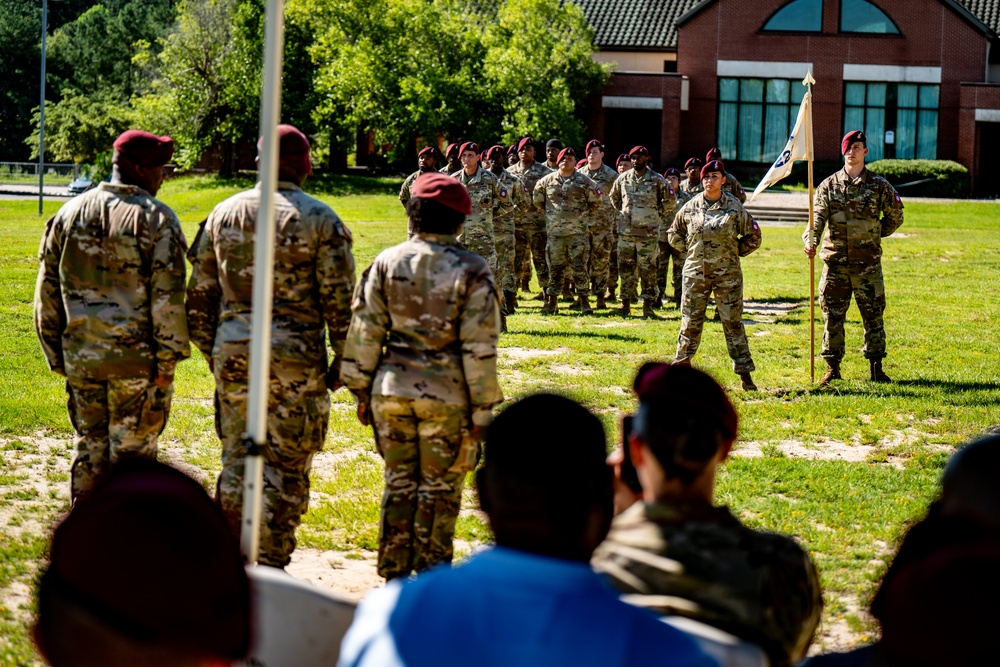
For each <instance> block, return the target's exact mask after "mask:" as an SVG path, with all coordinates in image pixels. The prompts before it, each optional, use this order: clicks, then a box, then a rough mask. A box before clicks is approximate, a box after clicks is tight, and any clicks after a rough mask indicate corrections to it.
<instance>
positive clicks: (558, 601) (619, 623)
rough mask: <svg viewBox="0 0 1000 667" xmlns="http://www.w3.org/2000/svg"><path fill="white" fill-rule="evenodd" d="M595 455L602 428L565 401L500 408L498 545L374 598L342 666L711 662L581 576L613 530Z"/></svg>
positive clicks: (493, 500)
mask: <svg viewBox="0 0 1000 667" xmlns="http://www.w3.org/2000/svg"><path fill="white" fill-rule="evenodd" d="M604 446H605V445H604V429H603V428H602V426H601V423H600V421H599V420H598V419H597V418H596V417H595V416H594V415H592V414H590V413H589V412H588V411H587V410H586V409H585V408H583V407H581V406H580V405H578V404H576V403H574V402H573V401H571V400H569V399H567V398H563V397H560V396H553V395H550V394H539V395H535V396H530V397H528V398H525V399H523V400H521V401H518V402H517V403H515V404H513V405H512V406H510V407H508V408H507V409H506V410H504V412H503V413H501V414H500V415H499V416H498V417H497V418H496V420H495V421H494V422H493V424H492V426H490V430H489V432H488V434H487V438H486V459H485V463H484V465H483V467H482V468H481V469H480V470H479V472H478V473H477V481H478V486H479V497H480V503H481V505H482V507H483V509H484V510H485V511H486V513H487V514H488V515H489V518H490V525H491V526H492V528H493V532H494V535H495V536H496V544H497V546H496V547H494V548H491V549H486V550H484V551H481V552H479V553H478V554H476V555H474V556H472V557H471V558H469V559H468V560H467V561H466V562H465V563H463V564H462V565H460V566H458V567H455V568H453V569H452V568H438V569H436V570H432V571H430V572H427V573H424V574H421V575H419V576H418V577H417V578H416V579H413V580H410V581H408V582H406V583H403V582H402V581H400V580H395V581H391V582H389V584H387V585H386V587H385V588H382V589H377V590H375V591H373V592H372V593H370V594H369V596H368V597H367V598H366V599H365V600H364V601H363V602H362V603H361V606H360V607H359V608H358V611H357V614H356V616H355V619H354V625H353V626H352V627H351V629H350V630H349V631H348V633H347V635H346V636H345V638H344V642H343V644H342V646H341V652H340V664H341V665H343V666H345V667H346V666H348V665H379V666H380V667H381V666H391V665H411V666H415V665H432V664H433V665H440V664H450V663H456V662H459V661H473V662H475V663H476V664H477V665H483V666H492V665H498V666H499V665H505V666H510V665H513V666H516V667H532V666H534V665H539V666H541V665H545V666H549V665H595V666H596V665H599V666H600V667H613V666H615V665H622V666H625V665H629V666H631V665H643V664H648V665H652V664H668V665H712V664H714V663H713V661H712V660H711V659H709V658H708V657H706V656H705V655H704V654H702V653H701V652H700V650H699V649H698V648H697V647H696V645H695V644H694V642H693V641H692V640H691V639H689V638H688V637H687V636H686V635H684V634H683V633H681V632H680V631H678V630H675V629H674V628H672V627H670V626H668V625H666V624H665V623H661V622H659V621H658V620H656V618H655V617H654V616H653V615H651V614H649V613H647V612H646V611H644V610H641V609H638V608H636V607H632V606H629V605H627V604H625V603H624V602H621V601H620V600H618V599H617V597H616V595H615V594H614V592H613V591H612V590H611V589H610V588H608V587H606V585H605V584H604V583H603V582H602V581H601V580H600V578H599V577H598V576H597V575H596V574H595V573H594V572H593V571H592V570H591V568H590V567H589V565H588V561H589V560H590V557H591V554H592V552H593V550H594V548H595V547H596V546H597V545H598V544H599V543H600V542H601V540H602V539H604V536H605V534H606V533H607V529H608V525H609V523H610V521H611V495H612V487H611V469H610V468H609V467H608V466H607V465H605V463H604V457H605V449H604Z"/></svg>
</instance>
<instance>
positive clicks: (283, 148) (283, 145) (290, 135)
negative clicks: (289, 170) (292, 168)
mask: <svg viewBox="0 0 1000 667" xmlns="http://www.w3.org/2000/svg"><path fill="white" fill-rule="evenodd" d="M263 147H264V138H263V137H261V138H260V139H259V140H258V141H257V150H260V149H262V148H263ZM278 157H279V159H280V160H282V161H283V162H286V163H296V162H297V163H299V167H300V169H302V173H304V174H311V173H312V160H311V159H309V139H308V138H306V135H304V134H303V133H302V132H301V131H300V130H299V128H297V127H295V126H294V125H279V126H278Z"/></svg>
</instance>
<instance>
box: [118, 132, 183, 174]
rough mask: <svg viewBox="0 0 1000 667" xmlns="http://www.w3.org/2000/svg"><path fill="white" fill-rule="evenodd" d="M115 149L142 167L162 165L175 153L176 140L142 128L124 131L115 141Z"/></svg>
mask: <svg viewBox="0 0 1000 667" xmlns="http://www.w3.org/2000/svg"><path fill="white" fill-rule="evenodd" d="M114 147H115V150H116V151H118V154H119V155H123V156H125V157H126V158H128V159H129V160H130V161H132V162H134V163H135V164H137V165H139V166H140V167H160V166H163V165H165V164H166V163H168V162H170V158H171V157H173V155H174V140H173V139H171V138H170V137H158V136H156V135H155V134H151V133H149V132H143V131H142V130H127V131H126V132H122V134H121V135H119V137H118V138H117V139H115V143H114Z"/></svg>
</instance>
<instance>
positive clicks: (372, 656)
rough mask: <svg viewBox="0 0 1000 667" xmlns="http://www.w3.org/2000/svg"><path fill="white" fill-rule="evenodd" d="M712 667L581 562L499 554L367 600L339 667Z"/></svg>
mask: <svg viewBox="0 0 1000 667" xmlns="http://www.w3.org/2000/svg"><path fill="white" fill-rule="evenodd" d="M459 662H461V663H467V664H471V665H475V666H476V667H493V666H498V667H499V666H501V665H502V666H505V667H506V666H513V667H534V666H535V665H537V666H538V667H542V666H544V667H553V666H558V665H594V666H595V667H598V666H599V667H615V666H618V665H620V666H621V667H634V666H635V665H650V666H651V665H676V666H678V667H717V665H716V663H715V661H713V660H712V659H711V658H709V657H707V656H706V655H705V654H704V653H702V652H701V650H700V649H699V648H698V647H697V645H696V644H695V643H694V641H692V640H691V639H690V638H688V636H687V635H685V634H684V633H682V632H680V631H679V630H676V629H674V628H672V627H670V626H668V625H666V624H664V623H661V622H660V621H659V620H657V618H656V617H655V616H653V615H652V614H650V613H649V612H647V611H645V610H643V609H639V608H638V607H633V606H631V605H628V604H626V603H624V602H622V601H621V600H619V599H618V597H617V595H616V594H615V592H614V591H613V590H612V589H611V588H610V587H609V586H608V585H607V584H605V583H604V581H603V580H602V579H601V578H600V577H599V576H598V575H597V574H595V573H594V572H593V570H591V569H590V566H589V565H588V564H586V563H577V562H574V561H568V560H562V559H557V558H548V557H545V556H539V555H535V554H530V553H526V552H523V551H515V550H512V549H505V548H502V547H497V548H493V549H488V550H485V551H482V552H480V553H478V554H476V555H475V556H473V557H471V558H469V559H468V560H467V561H466V562H465V563H463V564H462V565H460V566H458V567H455V568H439V569H435V570H431V571H430V572H427V573H424V574H421V575H420V576H418V577H417V578H415V579H412V580H410V581H407V582H401V581H400V580H398V579H397V580H394V581H392V582H390V583H389V584H387V585H386V586H385V587H384V588H381V589H377V590H375V591H372V592H371V593H370V594H369V595H368V596H367V597H366V598H365V600H364V601H363V602H362V603H361V605H360V606H359V607H358V611H357V614H356V615H355V617H354V623H353V625H352V626H351V628H350V630H348V632H347V635H345V637H344V641H343V644H342V645H341V650H340V663H339V664H340V665H341V667H354V666H361V665H364V666H375V665H377V666H379V667H392V666H395V665H406V666H407V667H425V666H428V667H429V666H431V665H434V666H439V665H442V664H450V663H459Z"/></svg>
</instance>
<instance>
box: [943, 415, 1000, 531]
mask: <svg viewBox="0 0 1000 667" xmlns="http://www.w3.org/2000/svg"><path fill="white" fill-rule="evenodd" d="M998 480H1000V434H996V435H991V436H988V437H986V438H983V439H981V440H977V441H975V442H972V443H970V444H968V445H966V446H965V447H962V448H961V449H959V450H958V451H957V452H955V455H954V456H952V458H951V461H950V462H949V463H948V466H947V467H946V468H945V470H944V475H943V476H942V478H941V501H942V503H943V504H944V505H945V506H946V507H947V508H948V510H949V511H951V512H957V513H960V514H963V515H965V516H967V517H968V518H970V519H974V520H977V521H981V522H985V523H987V524H992V525H995V526H1000V482H998Z"/></svg>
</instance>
